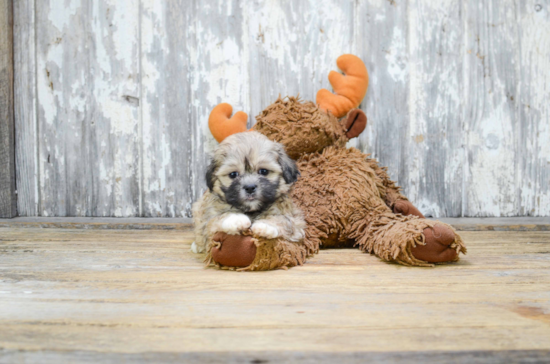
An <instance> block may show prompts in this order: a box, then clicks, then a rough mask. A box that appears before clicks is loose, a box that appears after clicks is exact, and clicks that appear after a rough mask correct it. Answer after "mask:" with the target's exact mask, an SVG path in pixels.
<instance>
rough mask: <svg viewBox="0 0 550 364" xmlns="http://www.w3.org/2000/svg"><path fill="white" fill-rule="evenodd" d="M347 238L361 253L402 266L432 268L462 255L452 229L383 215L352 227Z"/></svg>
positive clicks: (427, 221) (412, 217) (444, 225)
mask: <svg viewBox="0 0 550 364" xmlns="http://www.w3.org/2000/svg"><path fill="white" fill-rule="evenodd" d="M350 237H351V238H354V239H355V240H356V244H357V245H358V246H359V248H360V249H361V250H364V251H366V252H368V253H374V254H376V255H377V256H378V257H380V258H382V259H384V260H387V261H394V262H397V263H400V264H403V265H413V266H433V263H442V262H452V261H457V260H458V253H460V252H462V253H466V247H465V246H464V244H463V243H462V239H461V238H460V236H459V235H458V234H456V232H455V231H454V229H453V228H452V227H451V226H450V225H447V224H444V223H442V222H439V221H432V220H427V219H419V218H417V217H416V216H403V215H394V214H391V213H383V214H380V215H379V216H371V217H370V218H366V219H364V220H362V221H358V222H357V223H355V224H352V226H351V231H350Z"/></svg>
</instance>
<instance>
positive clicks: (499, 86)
mask: <svg viewBox="0 0 550 364" xmlns="http://www.w3.org/2000/svg"><path fill="white" fill-rule="evenodd" d="M517 11H518V6H517V3H516V2H514V1H488V2H486V3H485V4H484V6H480V3H479V2H478V1H465V2H464V12H465V15H464V16H465V21H466V52H467V56H466V60H465V67H466V69H467V70H468V72H467V79H466V80H465V87H464V95H463V97H464V100H465V104H466V107H465V112H464V117H465V128H466V150H467V159H466V161H465V168H466V171H467V174H466V176H465V177H466V178H465V180H464V186H463V189H464V193H465V197H464V211H463V214H464V215H465V216H515V215H518V214H519V211H520V206H519V204H520V202H519V199H518V189H519V188H520V187H521V183H520V182H519V181H520V180H521V178H523V176H522V175H520V174H518V173H516V166H518V164H519V163H520V160H521V159H522V158H523V156H520V155H519V154H518V153H517V152H516V150H517V148H518V143H524V140H523V139H521V140H520V139H518V138H517V137H516V136H517V135H518V129H519V128H518V127H519V122H518V107H517V97H518V95H517V92H518V85H519V83H520V81H522V80H521V79H520V74H519V68H520V49H521V46H520V44H519V39H518V31H519V29H518V28H519V26H518V21H517V16H518V13H517ZM526 157H527V156H526Z"/></svg>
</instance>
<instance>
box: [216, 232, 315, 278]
mask: <svg viewBox="0 0 550 364" xmlns="http://www.w3.org/2000/svg"><path fill="white" fill-rule="evenodd" d="M306 257H307V252H306V247H305V246H304V245H303V244H301V243H293V242H289V241H286V240H283V239H279V238H277V239H265V238H260V237H254V236H251V235H228V234H226V233H222V232H219V233H217V234H216V235H215V236H214V238H213V242H212V243H211V244H210V246H209V249H208V254H207V257H206V263H207V265H210V264H215V265H216V266H218V267H219V268H224V269H237V270H239V271H257V270H272V269H278V268H283V269H286V268H290V267H294V266H296V265H302V264H304V262H305V260H306Z"/></svg>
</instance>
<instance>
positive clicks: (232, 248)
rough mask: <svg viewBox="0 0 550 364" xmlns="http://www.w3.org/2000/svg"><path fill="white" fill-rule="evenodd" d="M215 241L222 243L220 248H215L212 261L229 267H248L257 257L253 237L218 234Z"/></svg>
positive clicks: (212, 252)
mask: <svg viewBox="0 0 550 364" xmlns="http://www.w3.org/2000/svg"><path fill="white" fill-rule="evenodd" d="M213 240H214V241H215V242H218V243H220V244H221V245H220V246H219V247H213V248H212V251H211V254H212V259H213V260H214V261H215V262H216V263H218V264H221V265H224V266H227V267H239V268H242V267H248V266H249V265H250V264H251V263H252V262H253V261H254V258H255V257H256V245H255V244H254V241H253V238H252V236H245V235H229V234H226V233H223V232H218V233H216V235H214V238H213Z"/></svg>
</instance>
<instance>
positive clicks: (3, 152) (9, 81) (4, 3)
mask: <svg viewBox="0 0 550 364" xmlns="http://www.w3.org/2000/svg"><path fill="white" fill-rule="evenodd" d="M13 97H14V95H13V4H12V1H11V0H1V1H0V217H14V216H15V215H16V214H17V204H16V200H17V198H16V195H15V150H14V149H15V130H14V119H13Z"/></svg>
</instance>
